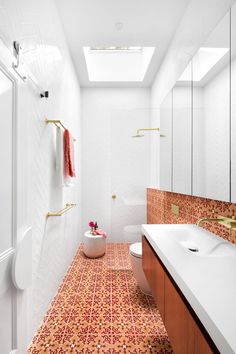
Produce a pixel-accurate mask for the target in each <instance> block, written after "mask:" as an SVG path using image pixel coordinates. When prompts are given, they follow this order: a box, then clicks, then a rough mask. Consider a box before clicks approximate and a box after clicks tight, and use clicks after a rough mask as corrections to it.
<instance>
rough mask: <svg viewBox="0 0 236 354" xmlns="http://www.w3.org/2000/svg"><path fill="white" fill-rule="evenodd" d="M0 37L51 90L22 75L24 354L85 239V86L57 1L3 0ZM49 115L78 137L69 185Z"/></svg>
mask: <svg viewBox="0 0 236 354" xmlns="http://www.w3.org/2000/svg"><path fill="white" fill-rule="evenodd" d="M0 39H1V40H2V41H3V42H4V43H5V45H6V46H7V47H8V48H9V49H10V50H11V48H12V42H13V40H17V41H19V42H21V43H22V44H23V45H24V60H25V62H26V63H27V66H28V67H29V68H30V70H31V71H32V73H33V74H34V76H35V77H36V78H37V81H38V82H39V84H40V85H41V86H42V87H43V88H45V89H47V90H49V95H50V97H49V99H48V100H45V99H41V98H39V95H38V93H37V92H36V90H35V89H34V87H32V85H30V84H29V83H23V82H22V81H20V80H19V85H18V108H17V113H18V115H17V124H18V161H19V162H18V220H17V223H18V225H17V226H18V235H17V237H18V240H19V239H20V237H21V230H22V229H24V228H25V227H26V226H27V225H32V228H33V284H32V287H31V288H30V289H28V290H27V291H26V292H22V293H19V295H18V315H19V317H18V320H19V321H18V350H19V353H20V354H21V353H22V354H23V353H25V351H26V345H27V344H28V342H29V341H30V340H31V338H32V336H33V334H34V332H35V330H36V329H37V327H38V326H39V324H40V322H41V320H42V318H43V316H44V314H45V312H46V310H47V308H48V305H49V303H50V301H51V300H52V298H53V296H54V294H55V291H56V289H57V288H58V285H59V283H60V281H61V279H62V277H63V275H64V273H65V271H66V269H67V267H68V265H69V264H70V262H71V259H72V257H73V255H74V253H75V251H76V248H77V245H78V243H79V241H80V235H81V233H80V226H81V223H80V202H81V200H80V186H81V178H80V176H81V168H80V160H81V159H80V155H81V149H80V141H81V139H80V88H79V85H78V82H77V79H76V75H75V72H74V67H73V65H72V62H71V58H70V55H69V52H68V48H67V45H66V42H65V39H64V34H63V31H62V28H61V24H60V21H59V18H58V15H57V10H56V7H55V4H54V2H53V0H40V1H36V0H21V1H14V0H0ZM0 60H3V58H0ZM5 64H6V65H9V63H5ZM45 117H48V118H50V119H61V120H62V121H63V123H64V124H65V126H67V127H68V128H69V129H70V130H71V132H72V134H73V136H74V137H75V138H76V142H75V159H76V169H77V173H78V177H77V178H76V180H75V183H74V186H73V187H71V188H68V189H65V188H64V189H62V188H61V187H58V186H57V185H56V174H55V132H56V131H55V127H54V126H52V125H48V126H47V125H46V124H45V123H44V119H45ZM67 201H69V202H70V201H71V202H75V203H77V205H78V206H77V207H76V208H74V209H73V210H71V211H70V212H68V214H66V215H65V216H64V217H60V218H50V219H48V221H47V222H46V218H45V214H46V213H47V212H48V211H53V210H57V209H60V208H61V207H62V206H63V205H64V204H65V203H66V202H67Z"/></svg>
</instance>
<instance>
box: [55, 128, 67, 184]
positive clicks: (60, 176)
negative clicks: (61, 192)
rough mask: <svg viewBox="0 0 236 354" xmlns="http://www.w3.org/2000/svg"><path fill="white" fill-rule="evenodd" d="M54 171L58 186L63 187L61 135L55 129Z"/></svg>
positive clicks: (58, 129) (59, 131) (59, 130)
mask: <svg viewBox="0 0 236 354" xmlns="http://www.w3.org/2000/svg"><path fill="white" fill-rule="evenodd" d="M56 171H57V180H58V185H59V186H62V187H63V186H64V182H65V181H64V151H63V133H62V130H61V129H60V128H57V133H56Z"/></svg>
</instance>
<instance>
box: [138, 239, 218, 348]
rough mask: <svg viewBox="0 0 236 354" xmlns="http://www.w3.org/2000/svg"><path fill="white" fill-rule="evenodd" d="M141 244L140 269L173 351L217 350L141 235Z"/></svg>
mask: <svg viewBox="0 0 236 354" xmlns="http://www.w3.org/2000/svg"><path fill="white" fill-rule="evenodd" d="M142 245H143V260H142V262H143V269H144V272H145V275H146V277H147V280H148V283H149V285H150V288H151V290H152V293H153V296H154V299H155V302H156V304H157V307H158V309H159V311H160V313H161V316H162V319H163V322H164V324H165V327H166V330H167V332H168V335H169V338H170V341H171V344H172V347H173V350H174V353H175V354H213V353H218V350H217V349H216V348H215V347H214V344H213V343H212V342H211V339H210V337H209V336H208V334H207V333H206V332H205V329H204V328H203V326H202V325H199V324H198V323H200V321H199V320H198V319H197V317H196V315H195V314H194V313H193V310H192V311H191V310H190V306H188V304H187V301H186V299H185V298H184V296H183V294H182V293H181V291H180V290H179V288H178V287H177V285H176V284H175V282H174V281H173V279H172V278H171V276H170V275H169V274H168V272H167V270H166V269H165V267H164V266H163V264H162V263H161V261H160V260H159V258H158V256H157V255H156V253H155V252H154V251H153V249H152V247H151V246H150V245H149V243H148V241H147V240H146V238H145V237H144V236H143V238H142ZM200 327H201V328H200ZM203 332H204V333H203ZM212 348H213V349H212Z"/></svg>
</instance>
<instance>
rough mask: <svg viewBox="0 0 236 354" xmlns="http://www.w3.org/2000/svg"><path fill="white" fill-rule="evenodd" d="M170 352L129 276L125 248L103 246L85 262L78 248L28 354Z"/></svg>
mask: <svg viewBox="0 0 236 354" xmlns="http://www.w3.org/2000/svg"><path fill="white" fill-rule="evenodd" d="M43 353H45V354H46V353H48V354H65V353H86V354H90V353H91V354H93V353H112V354H113V353H114V354H116V353H134V354H139V353H140V354H141V353H172V349H171V345H170V342H169V339H168V335H167V333H166V330H165V327H164V325H163V322H162V320H161V317H160V315H159V312H158V309H157V308H156V306H155V304H154V302H153V298H152V297H151V296H146V295H144V294H142V293H141V291H140V290H139V288H138V287H137V284H136V280H135V278H134V276H133V273H132V270H131V265H130V259H129V244H107V250H106V254H105V256H103V257H102V258H98V259H88V258H86V257H85V256H84V255H83V252H82V246H81V247H80V248H79V249H78V252H77V254H76V256H75V258H74V260H73V262H72V264H71V266H70V268H69V269H68V272H67V274H66V276H65V278H64V280H63V282H62V284H61V286H60V288H59V290H58V293H57V295H56V296H55V298H54V300H53V302H52V304H51V307H50V309H49V310H48V313H47V315H46V317H45V319H44V321H43V323H42V325H41V327H40V328H39V330H38V333H37V334H36V335H35V337H34V338H33V340H32V343H31V345H30V347H29V349H28V354H43Z"/></svg>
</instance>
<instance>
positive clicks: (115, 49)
mask: <svg viewBox="0 0 236 354" xmlns="http://www.w3.org/2000/svg"><path fill="white" fill-rule="evenodd" d="M89 50H90V52H91V53H142V52H143V47H140V46H107V47H105V46H104V47H103V46H101V47H100V46H98V47H89Z"/></svg>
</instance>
